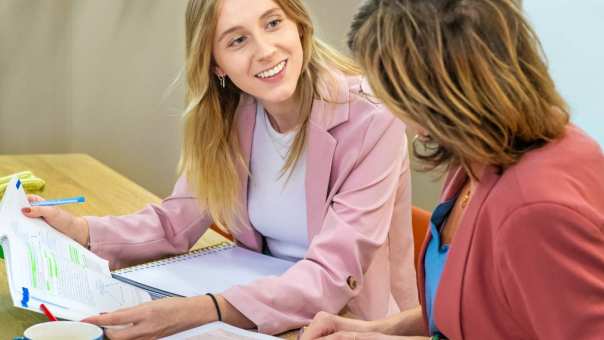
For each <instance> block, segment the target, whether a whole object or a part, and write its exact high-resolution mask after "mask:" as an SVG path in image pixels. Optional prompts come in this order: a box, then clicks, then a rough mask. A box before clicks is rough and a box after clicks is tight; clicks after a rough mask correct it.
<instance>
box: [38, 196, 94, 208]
mask: <svg viewBox="0 0 604 340" xmlns="http://www.w3.org/2000/svg"><path fill="white" fill-rule="evenodd" d="M84 202H86V199H85V198H84V196H76V197H70V198H59V199H55V200H48V201H40V202H31V206H32V207H50V206H55V205H65V204H73V203H84Z"/></svg>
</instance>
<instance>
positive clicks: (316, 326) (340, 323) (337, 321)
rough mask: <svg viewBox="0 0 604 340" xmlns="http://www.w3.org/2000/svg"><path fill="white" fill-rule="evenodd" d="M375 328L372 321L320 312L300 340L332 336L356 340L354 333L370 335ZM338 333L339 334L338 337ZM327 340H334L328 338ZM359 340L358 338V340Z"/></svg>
mask: <svg viewBox="0 0 604 340" xmlns="http://www.w3.org/2000/svg"><path fill="white" fill-rule="evenodd" d="M374 328H375V327H374V323H372V322H371V321H363V320H354V319H348V318H344V317H341V316H337V315H333V314H329V313H326V312H319V313H317V315H315V318H314V319H313V320H312V322H311V323H310V325H309V326H308V327H306V328H305V329H304V330H303V333H302V335H301V336H300V340H313V339H319V338H321V337H326V336H329V335H332V334H333V335H334V336H335V338H334V339H349V338H350V339H354V335H355V333H354V332H358V333H368V332H373V331H374V330H375V329H374ZM336 333H338V334H337V335H336ZM350 336H353V337H350ZM321 339H322V338H321ZM327 339H332V338H330V337H327ZM359 339H360V338H358V337H357V339H356V340H359Z"/></svg>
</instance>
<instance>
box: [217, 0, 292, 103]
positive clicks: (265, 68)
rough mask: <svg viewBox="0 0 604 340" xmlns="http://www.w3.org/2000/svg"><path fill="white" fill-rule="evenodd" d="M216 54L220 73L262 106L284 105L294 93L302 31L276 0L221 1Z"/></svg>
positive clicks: (218, 72)
mask: <svg viewBox="0 0 604 340" xmlns="http://www.w3.org/2000/svg"><path fill="white" fill-rule="evenodd" d="M212 53H213V56H214V60H215V62H216V64H217V65H216V69H215V72H216V73H217V74H219V75H222V74H224V75H226V76H227V77H228V78H229V79H230V80H231V81H232V82H233V83H234V84H235V85H236V86H237V87H238V88H239V89H241V90H242V91H243V92H246V93H248V94H250V95H252V96H254V97H256V98H257V99H258V100H260V101H261V102H263V103H266V104H273V105H274V104H279V103H284V102H286V101H288V100H290V99H292V97H293V95H294V93H295V92H296V86H297V83H298V78H299V77H300V73H301V70H302V62H303V50H302V43H301V41H300V33H299V30H298V26H297V24H296V23H295V22H294V21H293V20H291V19H290V18H288V17H287V16H286V15H285V13H284V12H283V10H282V9H281V8H280V7H279V6H278V5H277V4H276V3H275V2H274V1H272V0H254V1H249V0H223V1H222V4H221V8H220V13H219V17H218V22H217V26H216V36H215V38H214V47H213V50H212Z"/></svg>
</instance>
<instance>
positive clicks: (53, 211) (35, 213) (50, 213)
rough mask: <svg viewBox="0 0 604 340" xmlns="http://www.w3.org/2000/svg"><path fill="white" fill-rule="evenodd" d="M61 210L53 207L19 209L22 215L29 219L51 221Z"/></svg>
mask: <svg viewBox="0 0 604 340" xmlns="http://www.w3.org/2000/svg"><path fill="white" fill-rule="evenodd" d="M60 211H61V210H59V208H55V207H27V208H23V209H21V212H23V215H25V216H27V217H31V218H36V217H43V218H45V219H52V218H54V217H56V216H57V215H58V214H59V213H60Z"/></svg>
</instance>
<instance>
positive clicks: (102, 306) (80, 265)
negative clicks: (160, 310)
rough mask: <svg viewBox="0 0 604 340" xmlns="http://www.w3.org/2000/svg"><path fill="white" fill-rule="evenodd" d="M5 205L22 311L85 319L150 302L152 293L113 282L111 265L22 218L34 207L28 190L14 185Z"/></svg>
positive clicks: (11, 273) (1, 225)
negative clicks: (44, 307)
mask: <svg viewBox="0 0 604 340" xmlns="http://www.w3.org/2000/svg"><path fill="white" fill-rule="evenodd" d="M11 184H13V185H14V183H12V182H11ZM3 202H4V204H3V209H2V211H1V212H0V229H1V230H2V233H3V234H5V236H4V240H3V241H2V245H3V248H4V252H5V261H6V268H7V271H8V275H7V277H8V279H9V288H10V292H11V297H12V299H13V303H14V305H15V306H16V307H19V308H25V309H30V310H33V311H36V312H40V311H39V305H40V303H45V304H47V305H48V307H49V308H50V309H51V310H52V311H53V312H54V313H55V314H57V316H59V317H64V318H67V319H75V320H79V319H82V318H84V317H86V316H90V315H94V314H98V313H100V312H110V311H113V310H116V309H119V308H125V307H130V306H134V305H137V304H140V303H142V302H146V301H150V296H149V294H147V293H146V292H144V291H142V290H140V289H137V288H135V287H132V286H129V285H126V284H123V283H121V282H119V281H117V280H114V279H112V278H111V275H110V273H109V268H108V264H107V261H105V260H103V259H101V258H99V257H98V256H96V255H94V254H93V253H91V252H90V251H88V250H87V249H86V248H84V247H82V246H80V245H78V244H77V243H76V242H75V241H73V240H71V239H69V238H67V237H65V236H64V235H62V234H60V233H59V232H57V231H56V230H54V229H53V228H52V227H50V226H49V225H47V224H46V223H45V222H44V221H43V220H42V219H30V218H27V217H25V216H24V215H23V214H21V208H22V207H23V206H28V205H29V203H28V202H27V200H26V197H25V193H24V192H23V191H22V189H21V190H17V189H16V187H15V186H10V185H9V188H7V192H6V194H5V196H4V199H3Z"/></svg>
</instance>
